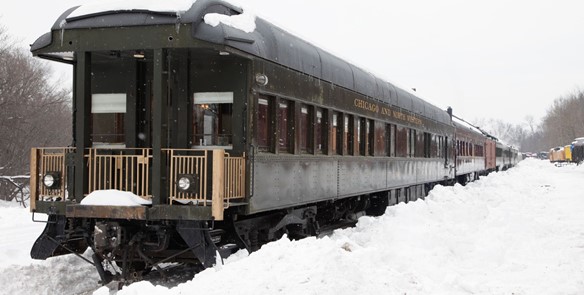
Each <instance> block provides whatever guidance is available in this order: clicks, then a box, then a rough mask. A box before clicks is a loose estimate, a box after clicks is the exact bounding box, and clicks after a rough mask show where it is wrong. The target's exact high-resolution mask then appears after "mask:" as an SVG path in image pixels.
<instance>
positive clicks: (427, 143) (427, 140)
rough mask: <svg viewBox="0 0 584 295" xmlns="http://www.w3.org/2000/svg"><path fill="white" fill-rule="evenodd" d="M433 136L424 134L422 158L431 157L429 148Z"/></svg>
mask: <svg viewBox="0 0 584 295" xmlns="http://www.w3.org/2000/svg"><path fill="white" fill-rule="evenodd" d="M432 140H433V135H432V134H430V133H427V132H424V158H430V157H431V146H432Z"/></svg>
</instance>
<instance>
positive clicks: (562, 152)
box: [548, 137, 584, 165]
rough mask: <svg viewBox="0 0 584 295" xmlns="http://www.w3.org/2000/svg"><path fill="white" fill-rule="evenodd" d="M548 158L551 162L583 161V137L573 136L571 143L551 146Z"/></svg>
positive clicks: (577, 162)
mask: <svg viewBox="0 0 584 295" xmlns="http://www.w3.org/2000/svg"><path fill="white" fill-rule="evenodd" d="M548 159H549V160H550V162H552V163H556V164H563V163H576V164H578V165H579V164H580V163H582V161H584V137H578V138H575V139H574V140H573V141H572V143H571V144H569V145H565V146H557V147H554V148H551V149H550V151H549V153H548Z"/></svg>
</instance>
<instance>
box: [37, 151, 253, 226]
mask: <svg viewBox="0 0 584 295" xmlns="http://www.w3.org/2000/svg"><path fill="white" fill-rule="evenodd" d="M74 151H75V149H74V148H38V149H36V148H35V149H33V150H32V154H31V180H30V181H31V204H34V202H35V201H36V200H49V199H50V200H57V199H58V198H60V200H62V201H64V200H65V199H66V197H67V187H66V184H67V165H66V159H67V154H71V153H73V152H74ZM163 151H164V153H165V155H166V161H167V167H168V170H167V173H168V174H167V175H168V182H167V183H166V185H167V188H168V197H169V204H172V203H173V202H180V203H183V204H187V203H192V204H195V205H200V206H211V205H212V206H213V211H214V212H215V213H214V216H216V217H218V216H219V211H221V214H220V215H221V216H222V210H223V209H224V208H226V207H228V206H229V202H230V200H234V199H241V198H244V197H245V173H246V171H245V155H243V156H241V157H232V156H230V155H229V154H228V153H225V151H224V150H222V149H213V150H196V149H164V150H163ZM85 158H86V159H87V169H88V192H86V193H90V192H93V191H96V190H109V189H112V190H121V191H128V192H132V193H134V194H135V195H137V196H140V197H142V198H145V199H150V198H152V192H151V183H152V181H153V180H152V179H151V175H150V173H151V172H150V167H151V163H152V150H151V149H146V148H144V149H95V148H90V149H87V153H86V154H85ZM50 172H56V173H58V174H59V175H60V179H59V181H60V183H59V187H56V188H53V189H49V188H47V187H46V186H44V185H43V181H42V178H43V176H44V175H46V174H47V173H50ZM183 175H188V176H190V177H193V179H196V183H195V184H196V185H195V190H194V191H188V192H182V191H179V190H178V188H177V182H178V180H179V177H180V176H183Z"/></svg>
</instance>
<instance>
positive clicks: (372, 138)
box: [367, 120, 375, 156]
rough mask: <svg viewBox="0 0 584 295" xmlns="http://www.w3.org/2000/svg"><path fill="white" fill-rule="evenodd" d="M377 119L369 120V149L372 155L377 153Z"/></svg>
mask: <svg viewBox="0 0 584 295" xmlns="http://www.w3.org/2000/svg"><path fill="white" fill-rule="evenodd" d="M374 128H375V121H373V120H367V150H368V151H369V155H370V156H374V155H375V129H374Z"/></svg>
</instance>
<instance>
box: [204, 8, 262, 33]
mask: <svg viewBox="0 0 584 295" xmlns="http://www.w3.org/2000/svg"><path fill="white" fill-rule="evenodd" d="M204 19H205V23H206V24H208V25H210V26H213V27H216V26H218V25H219V24H220V23H223V24H225V25H228V26H230V27H233V28H236V29H239V30H241V31H244V32H246V33H251V32H253V31H255V28H256V24H255V19H256V16H255V15H254V14H252V13H249V12H248V10H247V9H246V10H244V11H243V13H242V14H240V15H232V16H228V15H223V14H219V13H208V14H206V15H205V17H204Z"/></svg>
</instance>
